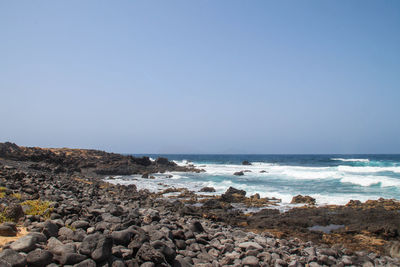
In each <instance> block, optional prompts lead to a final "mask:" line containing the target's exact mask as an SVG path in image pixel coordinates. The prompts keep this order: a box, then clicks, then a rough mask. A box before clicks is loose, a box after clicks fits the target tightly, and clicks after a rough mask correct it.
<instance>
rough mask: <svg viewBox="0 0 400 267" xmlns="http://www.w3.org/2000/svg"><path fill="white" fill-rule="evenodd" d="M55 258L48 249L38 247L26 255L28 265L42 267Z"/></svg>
mask: <svg viewBox="0 0 400 267" xmlns="http://www.w3.org/2000/svg"><path fill="white" fill-rule="evenodd" d="M52 260H53V254H51V253H50V252H49V251H47V250H42V249H37V250H34V251H31V252H29V253H28V255H27V256H26V262H27V264H28V266H32V267H42V266H46V265H48V264H50V263H51V262H52Z"/></svg>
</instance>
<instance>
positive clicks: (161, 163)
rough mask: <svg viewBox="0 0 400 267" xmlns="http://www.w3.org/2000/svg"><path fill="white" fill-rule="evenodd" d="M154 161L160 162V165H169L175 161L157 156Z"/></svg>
mask: <svg viewBox="0 0 400 267" xmlns="http://www.w3.org/2000/svg"><path fill="white" fill-rule="evenodd" d="M156 163H157V164H160V165H169V164H171V163H172V164H175V163H173V162H170V161H169V160H168V159H167V158H162V157H159V158H157V159H156Z"/></svg>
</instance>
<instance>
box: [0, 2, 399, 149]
mask: <svg viewBox="0 0 400 267" xmlns="http://www.w3.org/2000/svg"><path fill="white" fill-rule="evenodd" d="M0 99H1V105H0V113H1V126H0V141H12V142H16V143H17V144H20V145H29V146H46V147H60V146H61V147H64V146H68V147H86V148H98V149H104V150H107V151H115V152H132V153H146V152H147V153H400V1H398V0H393V1H386V0H382V1H380V0H376V1H366V0H359V1H356V0H352V1H345V0H343V1H320V0H317V1H311V0H307V1H265V0H260V1H256V0H254V1H242V0H241V1H235V0H226V1H223V0H221V1H211V0H205V1H187V0H182V1H161V0H160V1H148V0H146V1H98V0H96V1H54V0H51V1H31V0H27V1H1V2H0Z"/></svg>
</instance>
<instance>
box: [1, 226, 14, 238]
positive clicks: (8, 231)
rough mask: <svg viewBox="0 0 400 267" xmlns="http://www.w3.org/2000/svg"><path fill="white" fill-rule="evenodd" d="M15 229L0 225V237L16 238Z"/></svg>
mask: <svg viewBox="0 0 400 267" xmlns="http://www.w3.org/2000/svg"><path fill="white" fill-rule="evenodd" d="M16 235H17V229H16V227H15V226H14V227H12V226H11V225H7V224H1V225H0V236H16Z"/></svg>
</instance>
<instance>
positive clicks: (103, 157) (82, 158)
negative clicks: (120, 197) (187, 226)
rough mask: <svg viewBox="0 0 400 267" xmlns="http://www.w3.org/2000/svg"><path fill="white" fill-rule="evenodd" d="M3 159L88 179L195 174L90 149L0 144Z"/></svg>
mask: <svg viewBox="0 0 400 267" xmlns="http://www.w3.org/2000/svg"><path fill="white" fill-rule="evenodd" d="M0 158H3V159H6V160H13V161H23V162H25V163H27V162H31V164H30V168H31V169H34V170H39V171H50V170H51V171H52V172H53V173H55V174H57V173H69V174H74V173H79V174H88V175H91V176H93V175H131V174H145V173H158V172H161V173H163V172H166V171H195V172H199V171H201V170H198V169H195V168H194V167H182V166H178V165H177V164H176V163H174V162H172V161H169V160H168V159H166V158H158V159H156V160H155V161H151V160H150V158H149V157H134V156H130V155H129V156H125V155H120V154H115V153H107V152H104V151H99V150H91V149H69V148H39V147H22V146H18V145H16V144H13V143H9V142H6V143H0Z"/></svg>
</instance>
